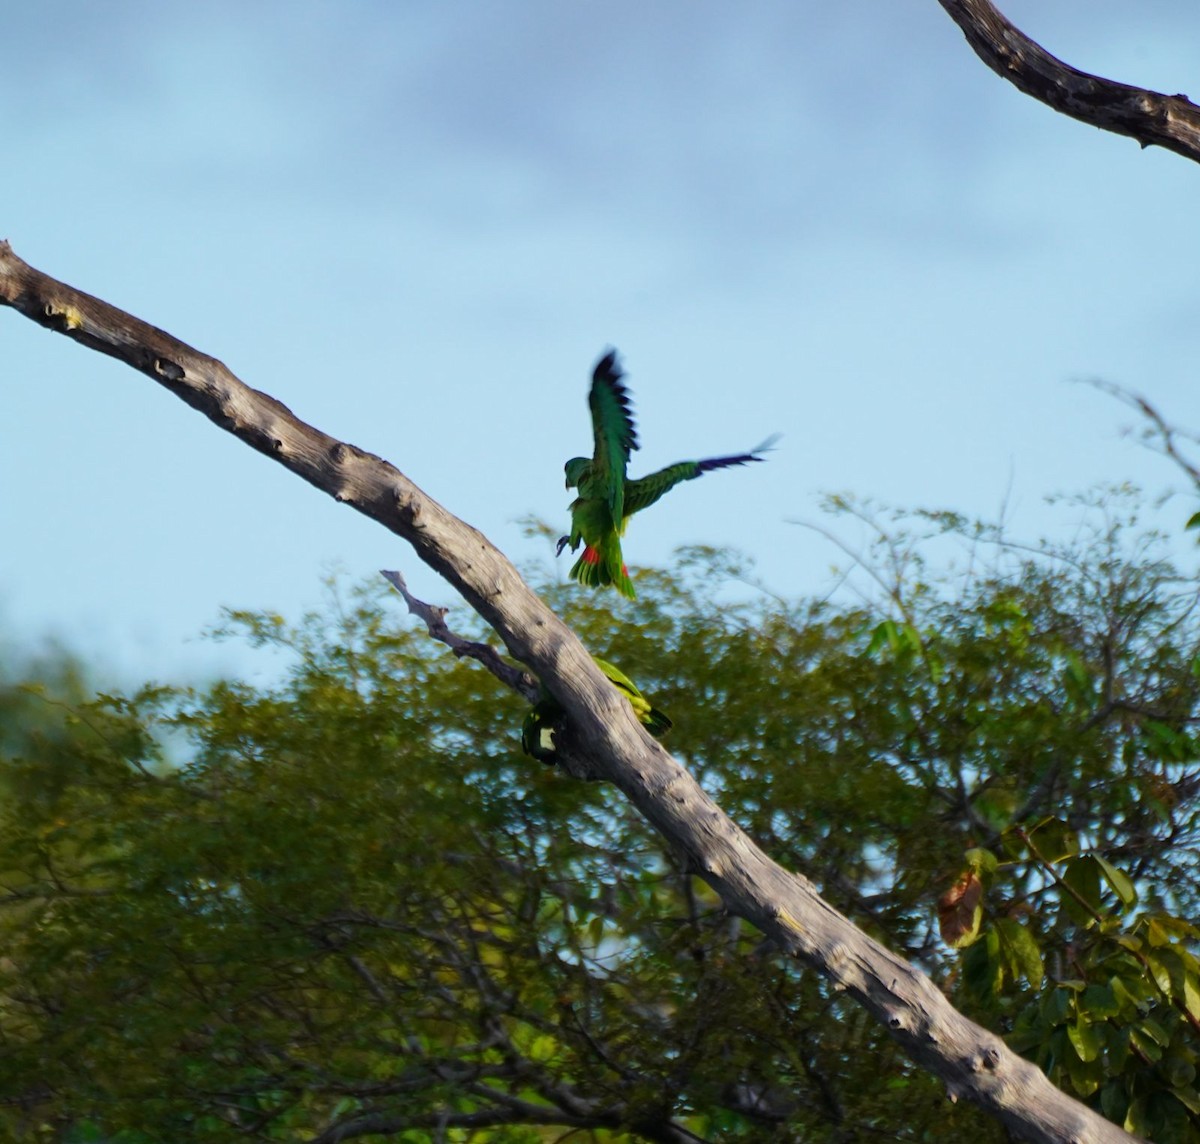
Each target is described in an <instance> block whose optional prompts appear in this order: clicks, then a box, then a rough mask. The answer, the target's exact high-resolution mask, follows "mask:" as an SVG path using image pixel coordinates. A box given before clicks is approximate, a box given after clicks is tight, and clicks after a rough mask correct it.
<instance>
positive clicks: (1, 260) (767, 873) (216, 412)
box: [0, 242, 1131, 1144]
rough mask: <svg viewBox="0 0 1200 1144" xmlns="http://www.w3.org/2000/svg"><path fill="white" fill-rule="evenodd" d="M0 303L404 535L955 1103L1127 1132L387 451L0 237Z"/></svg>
mask: <svg viewBox="0 0 1200 1144" xmlns="http://www.w3.org/2000/svg"><path fill="white" fill-rule="evenodd" d="M0 303H3V304H5V305H8V306H12V307H13V308H14V309H16V310H19V311H20V312H21V313H23V314H25V315H26V316H27V317H29V318H31V319H32V320H33V321H35V322H37V323H39V324H40V325H42V326H45V327H47V328H48V329H51V330H55V331H57V332H59V333H63V334H66V335H67V336H68V337H70V338H73V339H74V340H75V341H77V342H79V343H81V344H82V345H85V346H87V347H89V348H90V349H94V350H99V351H100V352H101V353H106V354H109V355H111V356H113V357H116V358H118V359H120V360H121V361H124V362H126V363H127V364H129V365H131V366H133V367H134V368H135V369H138V370H140V371H141V372H143V373H145V374H147V375H148V376H149V377H151V378H153V379H154V380H155V381H157V382H158V383H159V384H160V385H163V386H165V387H166V388H167V389H169V390H170V391H171V392H172V393H174V394H175V395H176V396H178V397H180V398H182V399H183V400H184V401H186V402H187V403H188V404H189V405H191V406H193V407H194V408H196V409H198V410H199V411H200V412H202V413H203V414H204V415H205V416H207V417H208V418H210V419H211V420H212V421H214V422H216V424H217V425H219V426H221V428H223V429H226V430H228V431H229V432H230V433H233V434H234V435H235V436H237V437H238V438H239V439H240V440H242V441H244V442H245V443H246V444H248V445H250V446H252V447H253V448H255V449H257V450H258V451H259V452H261V453H264V454H266V455H267V456H268V457H271V458H273V459H274V460H276V461H278V462H279V463H280V464H282V465H284V466H286V467H287V468H289V469H291V470H292V472H294V473H296V474H297V475H298V476H301V477H303V478H304V479H305V480H306V481H308V482H309V483H311V484H313V485H315V486H316V487H317V488H319V489H321V490H322V491H324V492H326V493H328V494H329V495H330V496H332V497H334V498H335V499H336V500H339V501H342V502H344V503H346V504H349V505H350V506H352V507H353V508H355V509H357V510H358V511H359V512H361V513H363V514H365V515H366V516H369V517H371V519H373V520H375V521H378V522H379V523H380V524H382V525H383V526H384V527H386V528H388V529H390V530H391V531H392V532H394V533H396V534H397V535H398V536H401V537H403V538H404V539H405V540H407V541H408V542H409V543H410V544H412V546H413V548H414V549H415V550H416V552H417V555H418V556H420V558H421V559H422V560H424V561H425V562H426V563H427V564H429V565H430V567H432V568H434V569H435V570H436V571H437V572H439V573H440V574H441V575H442V576H443V577H444V578H445V579H446V580H447V581H448V582H449V583H450V584H452V585H453V586H454V587H455V588H456V589H457V590H458V591H459V592H461V593H462V595H463V596H464V597H465V598H466V600H467V602H468V603H469V604H470V605H471V606H472V607H473V608H475V610H476V611H477V612H478V613H479V614H480V615H481V616H482V617H483V618H484V619H485V620H486V621H487V622H488V623H489V624H490V625H491V626H492V627H493V628H494V629H495V631H496V632H497V633H498V634H499V636H500V638H501V639H502V640H503V641H504V643H505V645H506V646H507V648H508V650H509V652H510V653H511V654H512V655H513V656H514V657H515V658H516V659H518V660H520V661H521V662H522V663H524V664H526V665H527V666H528V667H529V668H531V669H532V670H533V671H534V672H535V673H536V674H537V676H538V677H539V678H540V679H541V680H542V681H543V683H544V684H545V685H546V687H547V688H548V689H549V690H550V692H551V693H552V694H553V695H554V697H555V699H557V700H558V701H559V703H561V704H562V706H563V708H564V709H565V710H566V712H567V715H568V719H569V724H568V728H567V736H566V741H565V742H562V743H561V746H562V747H563V749H564V752H565V753H566V754H568V755H571V756H574V757H575V758H576V759H577V760H578V761H579V765H578V767H576V768H575V771H576V773H577V774H581V775H584V774H585V775H586V776H587V777H593V778H601V779H605V780H607V781H609V782H612V783H614V784H615V785H616V786H617V787H618V788H619V789H620V790H621V791H622V792H623V793H624V794H625V795H626V797H628V798H629V799H630V800H631V801H632V802H633V803H634V804H635V805H636V807H637V808H638V810H639V811H641V813H642V814H643V815H645V817H646V818H647V819H648V820H649V821H650V823H651V824H652V825H653V826H654V827H655V828H656V829H657V830H658V831H659V832H660V833H661V834H662V835H663V837H664V838H665V839H666V840H667V842H668V843H669V845H670V846H671V847H672V848H673V849H674V850H675V851H676V852H677V853H678V854H679V855H680V856H681V857H682V858H683V859H684V860H685V861H686V863H687V866H688V869H689V870H690V871H691V872H692V873H694V874H696V875H698V876H699V877H701V878H703V879H704V880H705V881H706V882H707V883H708V884H709V885H710V886H712V887H713V889H714V890H716V892H717V893H718V894H720V896H721V899H722V901H723V902H724V904H725V905H726V907H727V908H728V909H729V910H730V911H731V912H733V913H735V914H737V915H740V916H741V917H743V918H745V919H747V920H748V921H750V922H751V923H752V924H754V925H755V926H757V927H758V928H759V929H760V930H762V931H763V932H764V933H765V934H767V935H768V937H770V938H771V939H773V940H774V941H775V942H776V943H777V944H778V945H779V946H780V948H782V949H783V950H784V951H786V952H787V953H788V954H790V955H792V956H794V957H797V958H799V959H800V960H802V961H803V962H805V963H806V964H807V965H809V966H811V967H812V968H814V969H816V970H818V971H819V972H821V973H822V974H824V975H825V976H826V977H827V978H828V979H829V980H830V982H831V983H832V984H833V986H834V988H836V989H838V990H844V991H845V992H846V993H847V994H848V995H849V996H851V997H853V998H854V999H855V1000H856V1001H857V1002H859V1003H860V1004H861V1005H863V1006H864V1007H865V1008H866V1009H867V1010H868V1011H869V1012H870V1013H871V1014H872V1015H873V1016H874V1017H875V1018H876V1019H877V1020H878V1021H880V1022H881V1023H882V1024H883V1025H884V1026H885V1027H886V1028H887V1029H888V1030H889V1032H890V1033H891V1035H892V1036H893V1037H894V1038H895V1039H896V1040H897V1041H898V1042H899V1043H900V1045H901V1046H902V1047H903V1048H904V1050H905V1051H906V1052H907V1053H908V1054H909V1056H911V1057H912V1059H913V1060H914V1061H916V1062H917V1064H919V1065H920V1066H922V1067H923V1068H925V1069H927V1070H929V1071H930V1072H932V1073H934V1074H935V1075H937V1076H938V1077H940V1078H941V1079H942V1080H943V1081H944V1083H945V1085H946V1089H947V1092H948V1093H949V1096H950V1098H951V1100H958V1099H960V1098H965V1099H968V1100H972V1101H974V1102H975V1103H977V1104H978V1105H979V1106H980V1107H981V1108H983V1109H984V1110H985V1111H987V1112H988V1113H990V1114H991V1115H993V1116H996V1117H998V1118H999V1119H1000V1120H1002V1121H1003V1122H1004V1123H1005V1124H1006V1125H1007V1126H1009V1128H1010V1129H1011V1130H1012V1131H1013V1132H1014V1133H1015V1134H1016V1135H1017V1136H1019V1137H1020V1138H1022V1139H1025V1140H1030V1141H1038V1142H1044V1144H1063V1142H1066V1141H1070V1142H1072V1144H1101V1142H1105V1141H1128V1140H1129V1139H1131V1137H1129V1136H1128V1135H1127V1134H1126V1133H1124V1132H1123V1131H1122V1130H1121V1129H1119V1128H1118V1127H1116V1126H1115V1125H1113V1124H1111V1123H1109V1122H1108V1121H1107V1120H1104V1119H1103V1118H1102V1117H1100V1116H1098V1115H1097V1114H1096V1113H1094V1112H1092V1111H1091V1110H1089V1109H1087V1108H1085V1107H1084V1106H1083V1105H1082V1104H1079V1103H1078V1102H1077V1101H1075V1100H1072V1099H1071V1098H1070V1097H1068V1096H1066V1095H1065V1094H1064V1093H1062V1092H1060V1091H1059V1090H1058V1089H1056V1088H1055V1087H1054V1086H1053V1085H1052V1084H1050V1082H1049V1081H1048V1080H1047V1079H1046V1077H1045V1075H1044V1074H1043V1073H1042V1072H1041V1071H1040V1070H1039V1069H1037V1068H1036V1067H1034V1066H1033V1065H1032V1064H1030V1063H1029V1062H1028V1061H1025V1060H1023V1059H1022V1058H1021V1057H1019V1056H1018V1055H1017V1054H1015V1053H1013V1052H1011V1051H1010V1050H1009V1049H1008V1048H1007V1047H1006V1046H1005V1044H1004V1042H1003V1041H1001V1040H1000V1038H999V1037H997V1036H995V1035H994V1034H992V1033H990V1032H988V1031H987V1030H986V1029H983V1028H981V1027H979V1026H978V1025H975V1024H973V1023H972V1022H970V1021H968V1020H967V1019H966V1018H965V1017H963V1016H962V1015H961V1014H960V1013H958V1012H957V1011H956V1010H955V1009H954V1008H953V1007H952V1006H951V1005H950V1003H949V1002H948V1001H947V1000H946V998H945V996H943V994H942V993H941V992H940V991H939V990H938V989H937V988H936V987H935V986H934V985H933V983H932V982H931V981H930V980H929V979H928V977H926V976H925V975H924V974H922V973H920V972H919V971H917V970H916V969H914V968H913V966H911V965H909V964H908V963H907V962H905V961H903V960H902V959H901V958H899V957H897V956H896V955H895V954H893V953H891V952H890V951H889V950H887V949H885V948H884V947H883V946H881V945H879V944H878V943H877V942H875V941H873V940H871V939H870V938H869V937H867V936H866V935H865V934H863V933H862V932H861V931H859V930H858V929H856V928H855V926H854V925H852V924H851V923H850V921H849V920H847V919H846V918H844V917H843V916H842V915H841V914H839V913H838V912H837V911H836V910H834V909H833V908H832V907H831V906H829V905H828V904H827V903H826V902H825V901H823V900H822V899H821V897H820V896H819V895H818V894H817V893H816V891H815V890H814V889H813V887H812V885H811V883H810V882H809V881H808V880H807V879H806V878H804V877H803V876H801V875H799V874H793V873H789V872H788V871H787V870H785V869H783V867H781V866H779V865H777V864H776V863H775V862H773V861H771V859H769V858H768V857H767V856H766V855H765V854H764V853H763V852H762V851H761V850H760V849H759V848H758V847H757V846H755V844H754V843H753V841H752V840H751V839H750V838H749V837H748V836H747V835H746V834H745V832H744V831H742V830H741V829H740V828H739V827H738V826H736V825H735V824H734V823H733V822H732V821H731V820H730V819H729V817H728V816H727V815H726V814H724V812H723V811H722V810H721V809H720V807H718V806H717V805H716V804H715V803H714V802H713V801H712V799H710V798H709V797H708V795H706V794H705V793H704V791H703V790H701V789H700V787H699V786H698V784H697V783H696V781H695V780H694V779H693V778H692V776H691V775H690V774H689V773H688V772H687V771H686V770H685V769H684V768H683V767H682V766H680V765H679V764H678V763H677V762H676V761H675V760H674V759H672V758H671V756H670V755H668V754H667V753H666V752H665V751H664V750H663V749H662V748H661V747H660V746H659V745H658V744H657V743H656V742H655V741H654V740H653V739H651V738H650V736H649V735H647V734H646V733H645V732H644V731H643V729H642V727H641V725H640V724H639V723H638V722H637V719H636V718H635V717H634V715H633V712H632V709H631V708H630V706H629V704H628V703H627V702H625V701H624V700H623V699H622V698H621V697H620V695H619V694H618V692H617V691H616V689H615V688H613V687H612V685H611V684H610V683H609V682H608V680H606V679H605V677H604V676H603V675H602V674H601V672H600V670H599V669H598V668H597V667H596V665H595V664H594V663H593V662H592V659H591V656H589V655H588V653H587V652H586V651H585V650H584V648H583V646H582V645H581V644H580V642H579V640H578V639H577V638H576V637H575V635H574V634H573V633H572V632H571V630H570V629H569V628H567V627H566V626H565V625H564V624H563V623H562V621H561V620H559V619H558V617H557V616H555V615H554V614H553V613H552V612H551V611H550V610H549V609H548V608H547V607H546V606H545V604H543V603H542V601H541V600H540V599H539V598H538V597H537V596H536V595H535V594H534V593H533V592H532V591H531V590H530V589H529V588H528V587H527V586H526V585H525V583H524V582H523V581H522V580H521V578H520V576H519V575H518V574H517V571H516V569H515V568H514V567H513V566H512V564H510V563H509V561H508V560H507V559H506V558H505V557H504V556H503V555H502V554H501V553H500V552H498V551H497V550H496V549H495V548H494V547H493V546H492V545H491V544H490V543H489V542H488V541H487V539H486V538H485V537H484V536H483V535H482V534H480V533H479V532H477V531H476V530H475V529H473V528H471V527H470V526H469V525H467V524H465V523H464V522H462V521H461V520H459V519H457V518H456V517H455V516H453V515H452V514H451V513H449V512H448V511H447V510H446V509H444V508H443V507H442V506H441V505H439V504H438V503H437V502H436V501H434V500H432V499H431V498H430V497H428V496H426V495H425V494H424V493H423V492H422V491H421V490H420V489H419V488H417V486H416V485H414V484H413V483H412V482H411V481H409V480H408V478H407V477H405V476H404V475H403V474H402V473H400V472H399V471H398V470H397V469H395V468H394V467H393V466H392V465H390V464H388V463H387V462H386V461H384V460H381V459H380V458H379V457H376V456H373V455H372V454H370V453H366V452H363V451H362V450H361V449H357V448H355V447H354V446H353V445H348V444H345V443H344V442H341V441H337V440H335V439H334V438H332V437H329V436H327V435H326V434H324V433H322V432H321V431H320V430H318V429H314V428H313V427H312V426H310V425H306V424H305V423H304V422H303V421H301V420H299V419H298V418H297V417H296V416H295V415H294V414H293V413H292V412H291V410H289V409H288V408H287V407H286V406H285V405H283V404H282V403H280V402H279V401H277V400H275V398H273V397H270V396H268V395H267V394H265V393H260V392H259V391H258V390H254V389H251V388H249V387H248V386H246V385H245V384H243V383H242V382H241V381H239V380H238V379H237V378H236V377H234V376H233V374H232V373H230V371H229V370H228V369H227V368H226V367H225V366H224V365H222V364H221V363H220V362H219V361H217V360H216V359H214V358H211V357H208V356H207V355H205V354H202V353H199V352H197V351H196V350H194V349H192V348H191V347H190V346H187V345H184V344H183V343H182V342H180V341H177V340H176V339H175V338H173V337H171V336H170V335H169V334H166V333H164V332H163V331H162V330H159V329H156V328H155V327H154V326H150V325H148V324H146V323H145V322H142V321H139V320H138V319H137V318H134V317H132V316H130V315H129V314H126V313H123V312H122V311H120V310H118V309H116V308H115V307H113V306H110V305H108V304H107V303H106V302H102V301H100V300H99V299H96V298H93V297H91V296H90V295H87V294H83V293H81V292H79V291H77V290H74V289H72V288H71V287H69V286H66V285H64V284H63V283H61V282H58V281H55V280H54V279H53V278H50V277H48V276H47V275H45V274H42V273H41V272H40V271H37V270H35V269H33V268H32V267H31V266H29V265H27V264H26V263H25V262H23V261H22V260H21V259H19V258H18V257H17V256H16V255H15V254H13V252H12V248H11V247H10V246H9V244H8V243H7V242H0Z"/></svg>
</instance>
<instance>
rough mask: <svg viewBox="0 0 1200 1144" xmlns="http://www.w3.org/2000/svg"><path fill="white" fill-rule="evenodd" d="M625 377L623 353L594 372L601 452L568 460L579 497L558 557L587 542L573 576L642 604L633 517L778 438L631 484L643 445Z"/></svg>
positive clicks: (755, 457)
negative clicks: (630, 562) (632, 552)
mask: <svg viewBox="0 0 1200 1144" xmlns="http://www.w3.org/2000/svg"><path fill="white" fill-rule="evenodd" d="M623 376H624V375H623V374H622V372H621V367H620V366H618V365H617V354H616V351H615V350H612V351H610V352H609V353H607V354H605V355H604V357H602V358H601V359H600V361H599V362H598V363H597V364H596V368H595V370H594V371H593V373H592V388H591V391H590V392H589V393H588V407H589V408H590V409H591V412H592V432H593V434H594V436H595V442H596V444H595V451H594V453H593V455H592V459H591V460H590V461H589V460H588V459H587V458H586V457H572V458H571V460H569V461H568V462H567V463H566V466H565V469H566V474H567V488H569V489H572V488H573V489H576V490H578V492H579V495H578V496H577V497H576V498H575V500H574V501H572V503H571V510H570V511H571V534H570V536H564V537H562V539H560V540H559V542H558V554H559V555H560V556H561V555H562V550H563V549H564V548H566V547H567V545H570V546H571V551H572V552H574V551H575V549H577V548H578V547H579V543H580V541H583V544H584V549H583V555H582V556H580V558H579V559H578V560H577V561H576V562H575V564H574V566H573V567H572V568H571V579H572V580H578V581H579V583H580V584H586V585H588V586H589V587H592V588H601V587H604V586H605V585H607V584H612V585H613V586H614V587H615V588H616V589H617V591H618V592H620V593H621V594H622V595H623V596H628V597H629V598H630V599H631V600H633V599H636V598H637V597H636V594H635V592H634V590H633V584H632V582H631V581H630V579H629V571H628V569H626V567H625V562H624V560H623V558H622V556H621V537H622V535H623V534H624V532H625V526H626V525H627V524H628V523H629V518H630V517H631V516H633V514H634V513H635V512H641V510H642V509H644V508H648V507H649V506H650V505H652V504H653V503H654V502H655V501H656V500H658V498H659V497H661V496H662V495H663V494H664V493H666V492H669V491H670V490H671V489H673V488H674V487H675V486H676V485H677V484H679V483H680V481H692V480H695V479H696V478H697V477H700V476H703V475H704V474H705V473H710V472H712V471H713V470H715V469H725V468H728V467H729V466H730V465H745V464H747V463H749V462H750V461H761V460H763V458H762V457H760V456H759V454H760V453H765V452H767V451H768V450H769V449H770V448H771V447H772V445H773V444H774V442H775V438H774V437H771V438H769V439H768V440H766V441H764V442H763V443H762V444H761V445H759V446H758V447H757V448H755V449H751V450H750V452H749V453H739V454H737V455H736V456H732V457H709V458H708V459H707V460H704V461H679V462H678V463H677V464H674V465H668V466H667V467H666V468H665V469H659V470H658V472H657V473H651V474H650V475H649V476H648V477H642V478H641V479H640V480H636V481H631V480H627V479H626V476H625V470H626V468H627V466H628V464H629V454H630V453H631V452H632V451H633V450H634V449H636V448H638V440H637V429H636V428H635V427H634V424H633V413H632V410H631V409H630V397H629V390H628V389H627V388H626V387H625V386H624V385H623V384H622V383H621V378H622V377H623Z"/></svg>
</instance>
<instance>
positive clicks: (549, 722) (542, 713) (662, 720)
mask: <svg viewBox="0 0 1200 1144" xmlns="http://www.w3.org/2000/svg"><path fill="white" fill-rule="evenodd" d="M592 659H594V660H595V661H596V666H597V667H598V668H599V669H600V670H601V671H602V672H604V674H605V675H607V676H608V678H609V679H611V680H612V682H613V684H614V685H615V686H616V688H617V690H618V691H619V692H620V693H621V694H622V695H624V696H625V698H626V699H628V700H629V706H630V707H632V708H633V713H634V714H635V715H636V716H637V717H638V721H639V722H640V723H642V724H644V725H645V727H646V730H647V731H649V732H650V734H651V735H653V736H654V737H655V738H656V739H661V738H662V737H663V736H664V735H665V734H666V733H667V732H668V731H669V730H670V729H671V726H672V724H671V720H670V719H668V718H667V717H666V716H665V715H664V714H663V713H662V712H661V711H659V710H658V708H657V707H652V706H651V704H650V700H648V699H647V698H646V697H645V696H644V695H643V694H642V693H641V692H640V691H639V690H638V688H637V684H635V683H634V682H633V680H632V679H630V678H629V677H628V676H627V675H625V674H624V672H622V671H621V670H620V669H619V668H616V667H613V665H612V664H611V663H608V662H606V661H605V660H602V659H601V658H600V657H599V656H596V655H594V656H592ZM562 716H563V709H562V707H561V706H559V703H558V700H557V699H555V698H554V697H553V696H552V695H551V694H550V693H549V692H548V691H547V690H546V689H545V688H544V687H543V688H542V689H541V698H540V699H539V700H538V701H537V703H535V704H534V705H533V706H532V707H531V708H530V709H529V714H527V715H526V716H525V721H524V722H523V723H522V724H521V750H523V751H524V752H525V754H527V755H532V756H533V757H534V758H535V759H537V760H538V761H539V762H543V763H553V762H554V759H555V754H556V752H555V750H554V729H555V726H556V725H557V723H558V721H559V720H560V719H561V718H562Z"/></svg>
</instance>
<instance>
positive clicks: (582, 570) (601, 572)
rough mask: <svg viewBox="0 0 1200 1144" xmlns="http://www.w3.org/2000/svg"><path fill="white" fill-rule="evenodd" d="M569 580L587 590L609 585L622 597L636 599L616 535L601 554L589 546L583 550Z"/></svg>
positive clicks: (618, 538) (606, 544)
mask: <svg viewBox="0 0 1200 1144" xmlns="http://www.w3.org/2000/svg"><path fill="white" fill-rule="evenodd" d="M571 579H572V580H578V581H579V583H580V584H584V585H586V586H587V587H589V588H604V587H606V586H607V585H609V584H611V585H612V586H613V587H614V588H616V590H617V591H618V592H620V593H621V595H622V596H628V597H629V599H631V600H636V599H637V593H636V592H634V590H633V581H632V580H630V579H629V569H628V568H626V567H625V563H624V561H623V560H622V559H621V540H620V537H618V536H616V535H614V536H613V537H612V539H611V541H607V542H606V543H605V545H604V551H603V552H598V551H597V550H596V549H595V548H593V547H592V546H591V545H590V544H589V545H588V546H587V547H586V548H584V550H583V555H582V556H581V557H580V558H579V559H578V560H576V561H575V563H574V565H573V566H572V568H571Z"/></svg>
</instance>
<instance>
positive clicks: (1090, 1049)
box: [1067, 1016, 1104, 1095]
mask: <svg viewBox="0 0 1200 1144" xmlns="http://www.w3.org/2000/svg"><path fill="white" fill-rule="evenodd" d="M1067 1036H1068V1037H1069V1038H1070V1040H1071V1044H1072V1045H1073V1046H1074V1047H1075V1051H1076V1052H1077V1053H1078V1054H1079V1059H1080V1060H1081V1061H1085V1062H1086V1061H1094V1060H1095V1059H1096V1058H1097V1057H1098V1056H1099V1055H1100V1050H1101V1049H1102V1048H1103V1047H1104V1038H1103V1036H1102V1035H1101V1032H1100V1029H1099V1028H1097V1027H1096V1026H1095V1025H1093V1024H1092V1023H1091V1022H1090V1021H1089V1020H1087V1019H1086V1018H1085V1017H1082V1016H1081V1017H1080V1018H1079V1020H1077V1021H1076V1022H1075V1024H1073V1025H1068V1026H1067ZM1085 1095H1086V1094H1085Z"/></svg>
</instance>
